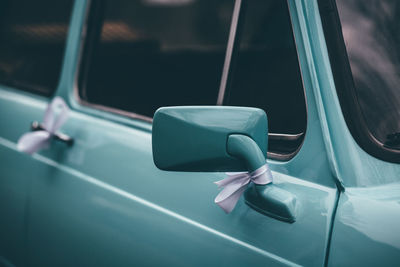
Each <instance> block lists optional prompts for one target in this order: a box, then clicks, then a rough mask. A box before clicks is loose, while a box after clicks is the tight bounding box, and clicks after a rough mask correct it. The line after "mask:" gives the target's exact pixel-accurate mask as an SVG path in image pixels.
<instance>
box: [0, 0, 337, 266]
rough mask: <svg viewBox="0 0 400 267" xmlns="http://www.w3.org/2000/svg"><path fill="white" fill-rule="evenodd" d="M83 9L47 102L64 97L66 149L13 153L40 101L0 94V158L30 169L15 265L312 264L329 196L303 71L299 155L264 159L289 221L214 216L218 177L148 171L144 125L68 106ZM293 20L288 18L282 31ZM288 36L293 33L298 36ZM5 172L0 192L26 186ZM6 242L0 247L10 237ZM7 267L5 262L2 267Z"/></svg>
mask: <svg viewBox="0 0 400 267" xmlns="http://www.w3.org/2000/svg"><path fill="white" fill-rule="evenodd" d="M289 2H290V7H291V9H295V10H296V6H294V5H293V4H294V3H293V2H291V1H289ZM86 4H87V3H86V2H85V1H76V3H75V8H74V14H73V19H72V20H73V23H72V26H71V29H70V32H69V37H68V43H67V49H66V55H65V62H64V66H63V73H62V76H61V77H62V78H61V80H60V85H59V88H58V90H57V93H56V94H57V95H60V96H62V97H65V98H66V100H67V102H68V103H69V105H70V106H71V107H72V110H73V111H72V114H71V117H70V120H69V121H68V122H67V123H66V124H65V125H64V126H63V128H62V131H64V132H65V133H67V134H68V135H71V136H73V137H74V138H75V140H76V142H75V144H74V146H73V147H70V148H68V147H66V146H65V145H64V144H60V143H53V145H52V147H51V148H50V149H49V150H46V151H42V152H40V153H39V154H37V155H34V156H33V157H30V156H27V155H21V154H20V153H19V152H18V151H16V142H17V140H18V137H19V136H20V135H21V134H23V133H24V132H26V131H27V130H28V128H29V124H30V122H31V121H33V120H40V119H41V117H42V115H43V112H44V109H45V106H46V104H47V100H46V99H43V98H40V97H37V96H33V95H30V94H27V93H22V92H19V91H15V90H13V89H9V88H5V87H2V88H0V122H1V123H2V125H4V127H2V128H0V144H1V146H2V149H3V152H4V154H5V156H3V157H6V158H10V159H11V158H12V157H13V156H11V155H14V154H15V155H18V157H21V158H22V159H23V161H22V163H23V164H24V166H26V165H28V164H31V165H33V166H34V167H32V168H30V169H29V173H31V174H32V175H31V176H29V177H28V178H29V179H30V180H31V184H30V185H29V196H30V198H29V199H28V200H27V201H26V203H27V206H26V207H27V208H26V209H23V208H22V210H23V211H24V213H25V214H26V215H25V216H24V219H25V220H26V221H25V223H26V228H25V229H22V230H24V231H22V232H23V235H24V236H25V237H26V238H25V239H23V240H25V242H24V243H23V244H20V245H21V246H18V247H17V249H19V250H22V251H25V254H24V255H27V257H26V258H25V260H26V262H27V263H28V264H30V265H59V264H60V263H66V264H68V263H69V264H70V265H76V264H78V263H79V264H82V265H88V264H95V265H107V264H111V263H115V264H118V263H121V264H122V263H125V264H128V265H129V264H131V265H132V264H136V265H140V264H144V263H148V264H163V265H165V264H166V263H169V264H172V265H178V266H179V265H185V266H186V265H190V264H195V265H219V266H228V265H229V266H243V265H247V264H251V265H253V266H258V265H262V266H265V265H295V264H301V265H309V266H318V265H319V266H320V265H322V264H323V263H324V261H325V254H326V252H327V251H326V249H327V247H328V240H329V233H330V229H331V220H332V214H333V210H334V207H335V201H336V196H337V194H336V192H337V190H336V188H335V184H334V178H333V177H332V175H331V171H330V168H329V165H328V158H327V155H326V151H325V148H324V146H323V142H324V136H323V134H322V132H321V125H320V121H319V117H318V113H317V109H316V107H315V101H314V96H313V92H312V90H311V89H312V88H311V87H310V86H311V84H309V83H308V82H309V81H310V78H309V76H308V73H307V72H306V71H303V72H304V77H303V78H304V81H305V89H306V96H307V104H308V124H307V127H308V128H307V135H306V137H305V140H304V143H303V146H302V149H301V150H300V151H299V153H298V154H297V155H296V156H295V157H294V158H293V159H292V160H290V161H289V162H278V161H269V164H270V166H271V169H273V171H274V172H273V175H274V183H275V186H276V187H277V188H281V189H282V190H285V191H288V192H290V193H291V194H293V195H294V196H295V197H296V200H297V205H296V222H295V223H293V224H289V223H285V222H282V221H279V220H276V219H274V218H270V217H266V216H264V215H263V214H260V213H258V212H257V211H255V210H253V209H251V208H249V207H248V206H247V205H245V204H244V201H240V202H239V203H238V205H237V207H236V209H235V211H233V212H232V213H231V214H229V215H226V214H225V213H223V212H222V211H221V210H220V209H219V208H218V207H217V206H216V205H215V204H214V203H213V199H214V197H215V196H216V194H217V193H218V190H217V188H216V186H215V185H214V184H213V182H214V181H216V180H219V179H222V178H223V177H224V174H223V173H196V174H193V173H174V172H170V173H166V172H162V171H160V170H158V169H157V168H156V167H155V165H154V163H153V161H152V154H151V131H150V130H151V125H150V124H148V123H145V122H141V121H138V120H132V119H128V118H126V117H123V116H120V115H116V114H111V113H109V112H106V111H101V110H96V109H94V108H91V107H87V106H83V105H81V104H80V102H79V100H78V99H77V98H76V95H75V93H74V87H75V75H76V73H77V68H78V62H79V51H80V48H81V45H82V38H81V32H84V31H83V30H82V29H83V26H82V25H83V23H84V20H85V14H86V7H87V6H86ZM296 19H297V17H296V16H294V17H293V23H294V25H296V23H297V22H296ZM295 34H296V36H298V35H299V28H298V27H295ZM298 46H299V54H300V61H301V64H302V68H303V67H304V66H303V65H307V62H306V61H304V58H303V55H304V51H303V50H302V49H303V48H302V46H301V42H300V43H299V44H298ZM10 114H12V117H13V118H14V120H12V121H10V120H9V119H8V118H9V116H10ZM9 163H10V162H7V165H2V166H1V168H2V169H1V173H2V174H4V177H7V178H6V179H7V181H8V182H9V181H12V180H11V178H12V177H18V179H22V178H23V177H25V179H26V173H25V172H26V170H25V172H24V171H23V170H21V169H13V170H10V169H9V168H6V167H4V166H8V165H9ZM3 179H4V178H3ZM14 179H15V178H14ZM8 203H11V202H10V201H9V202H8ZM7 234H8V235H9V237H10V239H11V238H14V234H17V233H16V232H15V233H12V232H9V233H7ZM310 241H312V242H310ZM0 242H1V241H0ZM55 244H58V245H55ZM24 245H25V246H26V247H24ZM177 252H179V253H178V254H177ZM154 254H157V257H154ZM19 255H21V254H19ZM5 256H6V257H7V256H8V255H5ZM10 262H11V263H13V264H16V261H14V259H12V258H10Z"/></svg>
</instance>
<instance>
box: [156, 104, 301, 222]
mask: <svg viewBox="0 0 400 267" xmlns="http://www.w3.org/2000/svg"><path fill="white" fill-rule="evenodd" d="M152 135H153V137H152V142H153V160H154V163H155V165H156V166H157V167H158V168H159V169H161V170H167V171H187V172H217V171H220V172H222V171H225V172H226V171H229V172H236V171H247V172H246V173H248V174H238V175H235V177H233V176H230V177H229V176H228V178H225V179H224V180H221V181H218V182H217V184H218V185H226V187H225V188H224V189H223V190H222V191H221V192H220V194H219V195H218V196H217V197H216V199H215V203H216V204H218V205H219V206H220V207H221V208H222V209H223V210H224V211H225V212H227V213H229V212H230V211H231V210H232V209H233V208H234V206H235V205H236V202H237V201H238V199H239V197H240V195H241V194H242V193H243V192H244V191H245V190H246V187H247V183H244V184H243V181H244V180H243V179H250V178H249V177H252V179H253V178H254V179H253V180H252V181H253V183H252V184H251V186H250V187H249V188H247V190H246V192H245V201H246V203H247V204H248V205H249V206H250V207H252V208H253V209H255V210H257V211H258V212H261V213H263V214H265V215H268V216H271V217H273V218H276V219H279V220H283V221H286V222H294V221H295V210H296V198H295V196H293V195H292V194H291V193H290V192H288V191H286V190H283V189H281V188H279V187H277V186H274V185H273V184H270V182H271V181H272V174H271V176H269V175H268V174H267V173H268V171H269V172H270V170H269V169H268V168H267V167H266V166H267V165H266V155H267V146H268V121H267V115H266V114H265V112H264V111H263V110H261V109H258V108H245V107H226V106H202V107H196V106H192V107H166V108H160V109H158V110H157V111H156V113H155V115H154V119H153V133H152ZM267 170H268V171H267ZM269 177H270V178H271V179H270V180H268V179H269ZM235 179H239V180H237V181H238V182H235ZM240 179H241V180H240ZM257 179H259V180H257ZM262 180H263V181H264V182H260V181H262ZM267 180H268V181H267Z"/></svg>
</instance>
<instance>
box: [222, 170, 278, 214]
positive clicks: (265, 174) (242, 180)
mask: <svg viewBox="0 0 400 267" xmlns="http://www.w3.org/2000/svg"><path fill="white" fill-rule="evenodd" d="M226 174H227V175H228V177H227V178H225V179H223V180H220V181H217V182H215V184H217V185H218V187H223V188H224V189H223V190H222V191H221V192H220V193H219V194H218V195H217V197H216V198H215V200H214V202H215V203H216V204H217V205H218V206H220V207H221V208H222V209H223V210H224V211H225V212H226V213H230V212H231V211H232V210H233V209H234V208H235V206H236V203H237V202H238V200H239V198H240V196H241V195H242V194H243V192H244V191H245V190H246V188H247V185H248V184H250V183H251V182H253V183H255V184H258V185H266V184H269V183H272V180H273V178H272V173H271V170H270V169H269V167H268V165H267V163H265V164H264V165H263V166H261V167H260V168H258V169H257V170H255V171H253V172H251V173H249V172H240V173H226Z"/></svg>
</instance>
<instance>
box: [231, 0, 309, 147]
mask: <svg viewBox="0 0 400 267" xmlns="http://www.w3.org/2000/svg"><path fill="white" fill-rule="evenodd" d="M243 10H244V11H243V12H244V14H243V21H241V23H242V24H243V25H242V29H241V36H240V37H239V41H238V45H239V48H238V51H237V57H236V61H233V62H232V64H233V65H234V66H233V67H232V68H231V69H232V72H233V73H232V82H231V83H230V86H228V88H227V89H226V93H225V98H224V104H225V105H235V106H251V107H258V108H261V109H264V110H265V112H266V113H267V115H268V121H269V122H268V123H269V132H270V133H272V135H270V140H269V141H270V149H269V151H270V152H271V151H273V152H283V151H285V152H287V153H290V152H293V151H295V150H296V149H297V148H298V146H299V145H300V143H301V141H302V139H303V137H304V133H305V130H306V124H307V113H306V104H305V96H304V89H303V84H302V78H301V74H300V68H299V62H298V58H297V51H296V45H295V41H294V37H293V31H292V26H291V22H290V15H289V10H288V6H287V2H286V1H265V0H251V1H247V2H246V3H245V6H244V8H243ZM276 134H278V135H276Z"/></svg>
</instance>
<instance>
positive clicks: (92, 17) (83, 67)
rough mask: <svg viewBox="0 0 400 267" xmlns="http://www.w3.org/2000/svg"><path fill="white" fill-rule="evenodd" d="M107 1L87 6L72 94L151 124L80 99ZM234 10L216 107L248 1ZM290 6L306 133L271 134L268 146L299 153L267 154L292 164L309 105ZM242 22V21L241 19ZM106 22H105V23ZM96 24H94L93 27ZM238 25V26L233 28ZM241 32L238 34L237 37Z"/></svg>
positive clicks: (226, 81)
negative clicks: (286, 145)
mask: <svg viewBox="0 0 400 267" xmlns="http://www.w3.org/2000/svg"><path fill="white" fill-rule="evenodd" d="M103 1H104V0H99V1H93V0H88V3H87V9H86V14H85V22H84V25H83V28H82V31H83V32H82V41H81V43H80V49H79V50H80V51H79V58H78V63H77V64H78V65H77V68H76V73H75V79H74V90H73V95H74V98H75V99H76V101H77V102H78V103H79V104H80V105H82V106H86V107H89V108H93V109H97V110H100V111H106V112H110V113H114V114H117V115H121V116H124V117H128V118H131V119H135V120H140V121H144V122H146V123H149V124H151V123H152V122H153V118H152V117H148V116H146V115H141V114H139V113H135V112H131V111H124V110H121V109H118V108H113V107H108V106H104V105H101V104H95V103H91V102H88V101H86V100H85V99H83V98H82V97H81V92H84V91H85V90H86V88H85V87H83V88H82V84H84V83H85V81H84V80H81V77H82V76H83V77H87V76H85V75H86V74H84V73H83V72H86V73H87V69H88V64H87V63H86V62H88V61H90V59H88V57H90V54H91V52H90V51H91V46H92V45H93V38H94V37H93V35H94V34H95V33H96V32H95V31H96V30H99V29H100V30H101V24H100V23H96V21H99V16H100V14H98V13H99V12H100V9H101V4H99V3H101V2H103ZM234 1H235V3H234V8H233V13H232V19H231V23H230V30H229V37H228V41H227V46H226V51H225V59H224V64H223V69H222V72H221V81H220V87H219V90H218V95H217V99H216V104H215V105H217V106H222V103H223V101H224V97H225V92H226V87H227V86H229V83H230V82H231V77H232V75H231V74H232V73H233V65H234V63H232V61H233V60H235V59H236V57H237V51H238V50H239V49H238V48H239V46H238V43H239V42H240V30H241V29H242V28H243V27H242V24H243V23H242V24H241V18H243V16H241V14H243V12H241V9H242V8H243V1H247V0H234ZM285 2H286V3H287V7H288V13H289V20H290V24H291V29H292V36H293V40H294V44H295V47H296V56H297V62H298V68H299V73H300V78H301V83H302V90H303V93H304V102H305V112H306V127H305V130H304V132H303V133H298V134H282V133H270V132H269V133H268V144H269V143H270V142H271V141H277V142H289V141H291V142H297V143H298V145H297V148H296V150H294V151H292V152H290V153H284V152H283V153H277V152H270V151H268V152H267V154H268V158H270V159H274V160H278V161H289V160H290V159H292V158H293V157H294V156H295V155H297V153H298V152H299V151H300V149H301V147H302V146H303V143H304V140H305V135H306V132H307V128H308V105H307V97H306V90H305V85H304V79H303V72H302V68H301V65H300V58H299V52H298V46H297V40H296V36H295V34H294V32H293V20H292V15H291V13H290V9H289V0H285ZM242 20H243V19H242ZM102 21H103V20H102ZM93 25H95V26H94V27H93ZM233 25H235V27H232V26H233ZM238 33H239V34H238Z"/></svg>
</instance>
